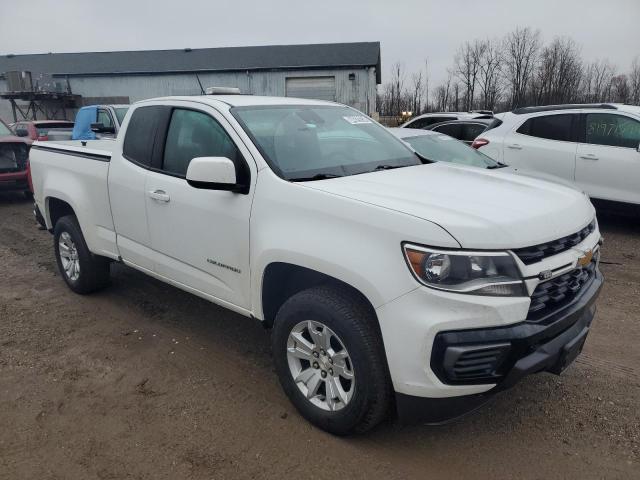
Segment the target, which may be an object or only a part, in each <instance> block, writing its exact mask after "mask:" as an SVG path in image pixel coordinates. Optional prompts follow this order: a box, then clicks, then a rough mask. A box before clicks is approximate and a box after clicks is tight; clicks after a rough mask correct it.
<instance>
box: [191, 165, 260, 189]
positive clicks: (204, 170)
mask: <svg viewBox="0 0 640 480" xmlns="http://www.w3.org/2000/svg"><path fill="white" fill-rule="evenodd" d="M187 183H188V184H189V185H191V186H192V187H194V188H202V189H207V190H225V191H229V192H236V193H248V190H249V189H248V187H247V186H246V185H239V184H238V183H237V180H236V166H235V164H234V163H233V162H232V161H231V160H229V159H228V158H226V157H196V158H194V159H193V160H191V162H190V163H189V167H188V168H187Z"/></svg>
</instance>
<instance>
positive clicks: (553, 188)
mask: <svg viewBox="0 0 640 480" xmlns="http://www.w3.org/2000/svg"><path fill="white" fill-rule="evenodd" d="M305 185H306V186H308V187H310V188H314V189H317V190H322V191H324V192H327V193H330V194H334V195H340V196H343V197H347V198H350V199H354V200H358V201H361V202H364V203H369V204H371V205H376V206H378V207H382V208H387V209H390V210H395V211H398V212H402V213H404V214H407V215H412V216H415V217H419V218H422V219H424V220H427V221H430V222H433V223H436V224H438V225H440V226H441V227H442V228H444V229H445V230H447V231H448V232H449V233H450V234H451V235H452V236H453V237H454V238H455V239H456V240H457V242H458V243H459V244H460V245H461V246H462V247H463V248H478V249H505V248H507V249H509V248H520V247H527V246H531V245H537V244H540V243H544V242H548V241H551V240H555V239H558V238H560V237H564V236H567V235H571V234H573V233H575V232H577V231H578V230H580V229H581V228H582V227H584V226H585V225H587V224H588V223H589V222H590V221H591V220H592V219H593V217H594V208H593V206H592V205H591V202H590V201H589V199H588V198H587V197H586V196H585V195H584V194H582V193H580V192H579V191H577V190H575V189H571V188H568V187H566V186H563V185H560V184H557V183H551V182H546V181H543V180H539V179H536V178H531V177H528V176H524V175H517V174H513V173H508V172H502V171H501V169H498V170H484V169H478V168H473V167H465V166H461V165H454V164H450V163H445V162H437V163H433V164H428V165H419V166H414V167H405V168H397V169H393V170H384V171H378V172H372V173H366V174H361V175H352V176H348V177H341V178H336V179H329V180H319V181H314V182H305Z"/></svg>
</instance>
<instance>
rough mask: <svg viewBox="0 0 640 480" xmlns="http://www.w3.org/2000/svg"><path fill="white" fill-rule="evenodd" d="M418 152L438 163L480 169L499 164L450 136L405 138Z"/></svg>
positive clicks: (494, 166)
mask: <svg viewBox="0 0 640 480" xmlns="http://www.w3.org/2000/svg"><path fill="white" fill-rule="evenodd" d="M403 140H404V141H405V142H407V143H408V144H409V145H411V146H412V147H413V148H414V149H415V151H416V152H418V153H419V154H420V155H422V156H423V157H425V158H428V159H429V160H433V161H436V162H451V163H458V164H460V165H469V166H472V167H480V168H496V166H498V165H499V164H498V162H496V161H495V160H493V159H491V158H489V157H487V156H486V155H485V154H484V153H480V152H479V151H478V150H476V149H475V148H471V147H469V146H468V145H466V144H464V143H463V142H460V141H458V140H456V139H455V138H453V137H450V136H448V135H418V136H414V137H406V138H403Z"/></svg>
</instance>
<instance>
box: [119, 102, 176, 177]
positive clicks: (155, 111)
mask: <svg viewBox="0 0 640 480" xmlns="http://www.w3.org/2000/svg"><path fill="white" fill-rule="evenodd" d="M166 108H167V107H163V106H161V105H153V106H148V107H138V108H136V109H135V110H134V111H133V114H132V115H131V120H130V121H129V126H128V127H127V132H126V136H125V137H124V144H123V146H122V154H123V155H124V157H125V158H126V159H127V160H130V161H133V162H136V163H139V164H141V165H143V166H145V167H149V166H151V158H152V154H153V147H154V143H155V136H156V130H157V129H158V125H159V124H160V122H161V121H162V119H163V110H165V109H166Z"/></svg>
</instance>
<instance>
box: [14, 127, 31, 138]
mask: <svg viewBox="0 0 640 480" xmlns="http://www.w3.org/2000/svg"><path fill="white" fill-rule="evenodd" d="M28 136H29V131H28V130H26V129H24V128H19V129H17V130H16V137H28Z"/></svg>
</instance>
